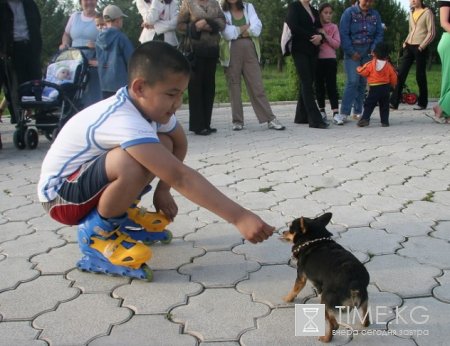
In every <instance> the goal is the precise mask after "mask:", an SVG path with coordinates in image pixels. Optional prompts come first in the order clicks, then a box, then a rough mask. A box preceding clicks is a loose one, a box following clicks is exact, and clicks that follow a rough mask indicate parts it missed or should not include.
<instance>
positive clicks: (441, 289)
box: [433, 270, 450, 303]
mask: <svg viewBox="0 0 450 346" xmlns="http://www.w3.org/2000/svg"><path fill="white" fill-rule="evenodd" d="M436 280H437V281H438V282H439V284H440V286H437V287H435V288H434V290H433V295H434V296H435V297H436V298H438V299H439V300H442V301H444V302H447V303H450V271H449V270H444V275H442V276H440V277H437V278H436Z"/></svg>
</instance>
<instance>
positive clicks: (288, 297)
mask: <svg viewBox="0 0 450 346" xmlns="http://www.w3.org/2000/svg"><path fill="white" fill-rule="evenodd" d="M294 299H295V297H292V296H290V295H287V296H284V297H283V301H284V302H285V303H292V302H293V301H294Z"/></svg>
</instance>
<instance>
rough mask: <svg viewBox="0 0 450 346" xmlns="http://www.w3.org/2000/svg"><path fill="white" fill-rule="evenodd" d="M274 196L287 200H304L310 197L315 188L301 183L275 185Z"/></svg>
mask: <svg viewBox="0 0 450 346" xmlns="http://www.w3.org/2000/svg"><path fill="white" fill-rule="evenodd" d="M272 188H273V190H274V191H273V192H272V193H273V194H275V195H276V196H279V197H284V198H286V199H290V198H302V197H305V196H306V195H309V194H310V193H311V191H313V188H311V187H307V186H306V185H303V184H299V183H281V184H275V185H274V186H273V187H272Z"/></svg>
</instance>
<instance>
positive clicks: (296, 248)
mask: <svg viewBox="0 0 450 346" xmlns="http://www.w3.org/2000/svg"><path fill="white" fill-rule="evenodd" d="M325 240H333V239H331V237H323V238H317V239H313V240H309V241H307V242H306V243H303V244H298V245H295V246H294V247H293V248H292V255H293V256H294V257H297V256H298V254H299V253H300V250H301V249H302V248H304V247H306V246H308V245H309V244H313V243H317V242H319V241H325Z"/></svg>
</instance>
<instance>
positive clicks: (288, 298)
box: [283, 273, 307, 303]
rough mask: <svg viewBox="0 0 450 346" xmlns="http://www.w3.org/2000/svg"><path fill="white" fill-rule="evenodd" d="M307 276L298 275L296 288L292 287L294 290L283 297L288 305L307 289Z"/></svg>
mask: <svg viewBox="0 0 450 346" xmlns="http://www.w3.org/2000/svg"><path fill="white" fill-rule="evenodd" d="M306 280H307V279H306V276H305V275H304V274H298V273H297V279H296V280H295V283H294V287H292V290H291V291H290V292H289V293H288V294H287V295H286V296H284V297H283V300H284V301H285V302H286V303H291V302H293V301H294V299H295V297H297V296H298V294H299V293H300V291H301V290H302V289H303V287H305V285H306Z"/></svg>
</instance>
